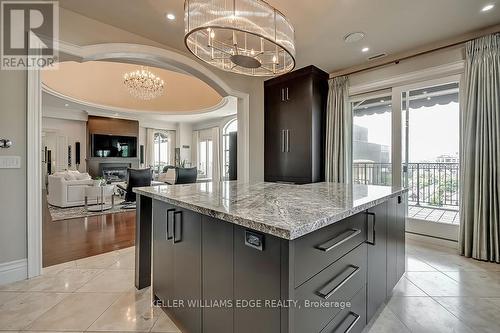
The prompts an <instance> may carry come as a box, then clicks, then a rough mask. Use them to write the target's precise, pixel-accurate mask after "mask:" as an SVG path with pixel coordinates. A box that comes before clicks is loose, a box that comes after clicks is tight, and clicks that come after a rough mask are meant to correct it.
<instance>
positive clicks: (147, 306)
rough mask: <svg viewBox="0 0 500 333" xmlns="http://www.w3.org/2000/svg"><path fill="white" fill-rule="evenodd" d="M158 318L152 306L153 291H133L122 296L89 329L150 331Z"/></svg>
mask: <svg viewBox="0 0 500 333" xmlns="http://www.w3.org/2000/svg"><path fill="white" fill-rule="evenodd" d="M156 319H157V316H155V315H154V312H153V307H152V306H151V293H149V292H143V291H141V292H136V291H132V292H128V293H126V294H124V295H122V296H120V298H119V299H118V300H116V302H115V303H113V304H112V305H111V306H110V307H109V308H108V309H107V310H106V311H105V312H104V313H103V314H102V315H101V316H100V317H99V318H98V319H97V320H96V321H95V322H94V323H93V324H92V326H90V328H89V330H91V331H112V330H115V331H135V332H142V331H149V330H150V329H151V328H152V327H153V325H154V323H155V321H156Z"/></svg>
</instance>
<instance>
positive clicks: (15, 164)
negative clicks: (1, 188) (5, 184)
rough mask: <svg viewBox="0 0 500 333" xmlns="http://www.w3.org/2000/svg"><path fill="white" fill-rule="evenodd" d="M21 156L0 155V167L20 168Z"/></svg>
mask: <svg viewBox="0 0 500 333" xmlns="http://www.w3.org/2000/svg"><path fill="white" fill-rule="evenodd" d="M20 168H21V156H0V169H20Z"/></svg>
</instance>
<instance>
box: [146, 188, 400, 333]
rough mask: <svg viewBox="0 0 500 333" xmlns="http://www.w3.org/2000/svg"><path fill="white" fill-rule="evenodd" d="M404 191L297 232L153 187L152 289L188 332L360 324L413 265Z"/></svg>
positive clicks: (298, 330) (248, 332)
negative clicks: (222, 213)
mask: <svg viewBox="0 0 500 333" xmlns="http://www.w3.org/2000/svg"><path fill="white" fill-rule="evenodd" d="M138 193H139V194H142V193H141V192H138ZM403 196H404V193H403V192H401V193H398V194H397V195H395V196H393V197H390V198H386V199H385V201H384V200H379V202H378V203H377V204H376V205H374V206H372V207H370V208H368V209H362V210H359V211H358V212H357V213H356V214H354V215H350V216H348V217H346V218H344V219H340V220H339V221H336V222H334V223H331V224H329V225H326V226H324V227H321V228H319V229H317V230H315V231H312V232H308V233H306V234H304V235H303V236H300V237H297V238H294V239H286V238H282V237H278V236H276V235H273V234H271V233H266V232H263V231H257V230H255V229H253V228H249V227H246V226H241V225H238V224H237V223H234V222H226V221H223V220H222V219H219V218H215V217H211V216H209V215H206V214H204V213H202V212H196V211H195V210H190V209H187V208H183V207H181V206H185V205H183V204H182V203H180V204H179V205H178V204H172V203H167V202H165V201H162V200H158V199H155V198H154V197H153V199H151V200H152V211H153V213H152V217H153V218H152V227H153V232H152V234H153V236H152V290H153V295H154V297H155V299H156V302H157V304H158V305H161V306H162V307H163V309H164V310H165V311H166V312H167V313H168V314H169V315H170V317H171V318H172V319H173V320H174V321H175V323H176V324H177V325H178V326H179V328H180V329H181V331H182V332H184V333H233V332H234V333H255V332H259V333H277V332H281V333H286V332H294V333H314V332H322V333H323V332H351V333H354V332H361V331H362V330H363V328H364V327H365V325H366V324H367V322H368V321H369V320H370V319H371V317H372V316H373V314H374V313H375V312H376V310H377V309H378V308H379V307H380V306H381V305H382V304H383V303H384V301H385V300H386V298H387V297H388V296H390V294H391V292H392V289H393V288H394V286H395V285H396V283H397V282H398V280H399V279H400V278H401V276H402V275H403V273H404V263H405V259H404V256H405V253H404V251H405V247H404V241H405V239H404V237H405V236H404V223H405V209H404V197H403ZM380 201H382V202H380ZM140 202H142V201H140Z"/></svg>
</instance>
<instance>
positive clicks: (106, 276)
mask: <svg viewBox="0 0 500 333" xmlns="http://www.w3.org/2000/svg"><path fill="white" fill-rule="evenodd" d="M131 290H134V271H133V270H127V269H116V270H105V271H104V272H102V273H101V274H99V275H97V276H96V277H95V278H93V279H92V280H90V281H89V282H87V283H86V284H85V285H84V286H83V287H81V288H80V289H78V290H77V292H127V291H131Z"/></svg>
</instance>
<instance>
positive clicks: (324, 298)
mask: <svg viewBox="0 0 500 333" xmlns="http://www.w3.org/2000/svg"><path fill="white" fill-rule="evenodd" d="M366 251H367V247H366V244H361V245H359V246H358V247H356V248H355V249H354V250H352V251H351V252H349V253H348V254H347V255H345V256H344V257H342V258H341V259H339V260H338V261H336V262H335V263H333V264H331V265H330V266H328V267H327V268H326V269H325V270H323V271H322V272H321V273H319V274H318V275H316V276H315V277H313V278H312V279H310V280H309V281H307V282H306V283H304V284H303V285H302V286H300V287H299V288H298V289H296V290H295V299H296V300H297V301H299V304H300V305H301V308H300V309H296V310H295V316H294V321H295V328H296V332H319V331H320V330H321V329H322V328H324V327H325V326H326V325H327V324H328V323H329V322H330V321H331V320H332V318H334V317H335V316H336V315H337V313H339V312H340V311H341V310H342V307H341V305H342V304H345V303H346V302H348V301H349V300H350V299H352V298H353V296H354V295H355V294H356V292H357V291H358V290H360V289H361V288H363V287H364V286H365V285H366V255H367V253H366Z"/></svg>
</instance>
